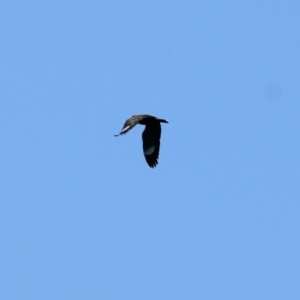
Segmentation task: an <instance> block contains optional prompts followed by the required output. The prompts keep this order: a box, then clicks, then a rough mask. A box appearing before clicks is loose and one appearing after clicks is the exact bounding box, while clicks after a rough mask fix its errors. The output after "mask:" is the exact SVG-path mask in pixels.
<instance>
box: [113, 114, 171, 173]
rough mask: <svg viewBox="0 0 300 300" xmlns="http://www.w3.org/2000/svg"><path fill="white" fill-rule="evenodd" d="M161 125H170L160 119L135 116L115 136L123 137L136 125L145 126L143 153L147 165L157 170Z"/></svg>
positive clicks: (141, 115)
mask: <svg viewBox="0 0 300 300" xmlns="http://www.w3.org/2000/svg"><path fill="white" fill-rule="evenodd" d="M160 123H169V122H168V121H166V120H164V119H159V118H156V117H154V116H151V115H146V114H140V115H134V116H132V117H131V118H129V119H128V120H126V122H125V123H124V126H123V128H122V130H121V132H120V133H119V134H115V136H119V135H123V134H125V133H127V132H128V131H129V130H131V129H132V128H133V127H134V126H135V125H137V124H140V125H145V129H144V131H143V133H142V140H143V152H144V156H145V159H146V162H147V164H148V165H149V167H150V168H155V167H156V165H157V164H158V157H159V148H160V136H161V126H160Z"/></svg>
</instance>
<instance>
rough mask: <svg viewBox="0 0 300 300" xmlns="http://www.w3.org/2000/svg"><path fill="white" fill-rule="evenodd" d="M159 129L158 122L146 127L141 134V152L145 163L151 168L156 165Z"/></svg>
mask: <svg viewBox="0 0 300 300" xmlns="http://www.w3.org/2000/svg"><path fill="white" fill-rule="evenodd" d="M160 135H161V127H160V123H159V122H152V123H151V124H148V125H146V128H145V130H144V132H143V135H142V138H143V152H144V156H145V159H146V162H147V163H148V165H149V166H150V167H151V168H154V167H156V165H157V164H158V157H159V147H160Z"/></svg>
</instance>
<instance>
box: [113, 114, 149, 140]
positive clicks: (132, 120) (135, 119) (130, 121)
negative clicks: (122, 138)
mask: <svg viewBox="0 0 300 300" xmlns="http://www.w3.org/2000/svg"><path fill="white" fill-rule="evenodd" d="M148 117H149V115H134V116H132V117H131V118H130V119H128V120H126V122H125V124H124V126H123V128H122V130H121V132H120V133H119V134H115V136H119V135H122V134H125V133H127V132H128V131H129V130H131V129H132V128H133V127H134V126H135V125H136V124H138V123H139V122H140V121H142V120H143V119H146V118H148Z"/></svg>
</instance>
